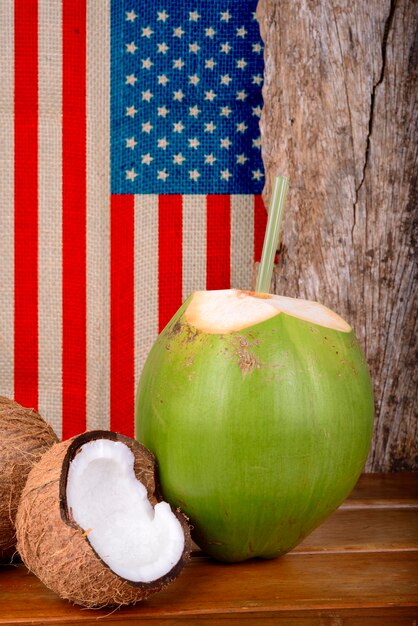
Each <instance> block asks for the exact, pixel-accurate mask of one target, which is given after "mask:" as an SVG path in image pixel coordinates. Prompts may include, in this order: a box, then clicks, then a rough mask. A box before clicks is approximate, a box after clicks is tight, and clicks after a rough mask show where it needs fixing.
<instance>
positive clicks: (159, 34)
mask: <svg viewBox="0 0 418 626" xmlns="http://www.w3.org/2000/svg"><path fill="white" fill-rule="evenodd" d="M256 5H257V2H256V0H249V1H241V0H240V1H237V0H195V1H194V2H193V3H191V4H190V10H188V9H187V10H185V8H184V4H183V3H181V2H177V0H161V1H160V2H143V1H142V0H131V1H130V2H129V3H128V2H127V3H121V2H113V4H112V16H111V19H112V39H111V81H112V82H111V90H112V95H111V159H112V180H111V185H112V193H113V194H147V193H157V194H217V193H218V194H248V193H249V194H259V193H261V191H262V189H263V185H264V180H263V178H264V174H263V164H262V160H261V140H260V132H259V118H260V115H261V108H262V95H261V87H262V82H263V67H264V65H263V45H262V42H261V38H260V33H259V26H258V23H257V21H256V19H255V9H256Z"/></svg>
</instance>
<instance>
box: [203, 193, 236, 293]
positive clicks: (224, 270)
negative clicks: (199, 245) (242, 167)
mask: <svg viewBox="0 0 418 626" xmlns="http://www.w3.org/2000/svg"><path fill="white" fill-rule="evenodd" d="M206 206H207V212H206V247H207V250H206V289H229V287H230V284H231V196H228V195H208V196H207V201H206Z"/></svg>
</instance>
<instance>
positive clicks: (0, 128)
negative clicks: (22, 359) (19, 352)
mask: <svg viewBox="0 0 418 626" xmlns="http://www.w3.org/2000/svg"><path fill="white" fill-rule="evenodd" d="M0 16H1V19H0V23H1V28H0V50H1V53H0V76H1V89H0V112H1V115H2V117H3V120H2V123H1V124H0V172H1V190H0V294H1V296H0V297H1V304H0V308H1V315H0V394H2V395H5V396H7V397H9V398H12V397H13V395H14V376H13V367H14V167H13V152H14V132H13V129H14V121H13V100H14V76H13V73H14V58H13V51H14V46H13V37H14V7H13V2H12V1H11V0H6V1H4V2H1V3H0Z"/></svg>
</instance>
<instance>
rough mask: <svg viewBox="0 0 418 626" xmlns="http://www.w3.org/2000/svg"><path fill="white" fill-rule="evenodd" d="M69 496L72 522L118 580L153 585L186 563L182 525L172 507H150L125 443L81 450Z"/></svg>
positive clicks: (101, 443)
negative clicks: (182, 559) (182, 563)
mask: <svg viewBox="0 0 418 626" xmlns="http://www.w3.org/2000/svg"><path fill="white" fill-rule="evenodd" d="M66 496H67V507H68V510H69V511H70V512H71V516H72V518H73V519H74V521H75V522H76V523H77V524H78V525H79V526H80V527H81V528H82V529H83V530H84V532H85V533H86V535H87V537H88V540H89V542H90V544H91V546H92V547H93V549H94V550H95V552H96V553H97V555H98V556H99V557H100V558H101V559H102V561H104V562H105V563H106V564H107V565H108V566H109V567H110V569H111V570H112V571H113V572H115V574H117V575H118V576H120V577H122V578H125V579H127V580H129V581H132V582H137V583H139V582H141V583H148V582H151V581H155V580H157V579H158V578H160V577H162V576H164V575H166V574H167V573H168V572H170V571H171V570H172V568H173V567H174V566H175V565H176V564H177V563H178V562H179V560H180V559H181V557H182V554H183V550H184V545H185V540H184V533H183V529H182V527H181V524H180V522H179V520H178V519H177V517H176V516H175V514H174V513H173V511H172V510H171V508H170V505H169V504H168V503H167V502H159V503H158V504H156V505H155V507H153V506H152V504H151V503H150V502H149V500H148V497H147V490H146V487H145V486H144V485H143V484H142V483H141V482H140V481H139V480H138V479H137V478H136V476H135V473H134V455H133V453H132V452H131V450H130V449H129V448H128V446H126V445H125V444H124V443H121V442H119V441H111V440H108V439H96V440H93V441H90V442H88V443H85V444H84V445H83V446H81V447H80V448H79V451H78V453H77V455H76V456H75V457H74V459H73V460H72V461H71V463H70V467H69V470H68V476H67V488H66Z"/></svg>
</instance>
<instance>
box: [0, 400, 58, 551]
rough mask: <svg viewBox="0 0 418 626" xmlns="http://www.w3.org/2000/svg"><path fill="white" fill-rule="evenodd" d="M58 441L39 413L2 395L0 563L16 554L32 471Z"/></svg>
mask: <svg viewBox="0 0 418 626" xmlns="http://www.w3.org/2000/svg"><path fill="white" fill-rule="evenodd" d="M57 441H58V438H57V436H56V435H55V433H54V431H53V430H52V428H51V426H49V424H47V422H46V421H45V420H44V419H43V418H42V417H41V416H40V415H39V413H37V412H36V411H35V410H33V409H26V408H24V407H23V406H21V405H20V404H18V403H17V402H14V401H13V400H10V399H9V398H5V397H4V396H0V562H9V561H11V560H12V558H13V556H14V555H15V553H16V535H15V519H16V512H17V507H18V504H19V500H20V495H21V493H22V490H23V487H24V486H25V483H26V479H27V477H28V474H29V471H30V470H31V468H32V467H33V465H34V464H35V463H37V462H38V461H39V459H40V458H41V456H42V454H44V452H46V451H47V450H48V449H49V448H50V447H51V446H52V445H53V444H54V443H56V442H57Z"/></svg>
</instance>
